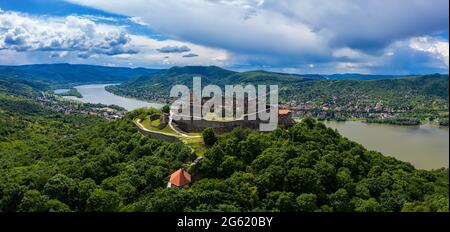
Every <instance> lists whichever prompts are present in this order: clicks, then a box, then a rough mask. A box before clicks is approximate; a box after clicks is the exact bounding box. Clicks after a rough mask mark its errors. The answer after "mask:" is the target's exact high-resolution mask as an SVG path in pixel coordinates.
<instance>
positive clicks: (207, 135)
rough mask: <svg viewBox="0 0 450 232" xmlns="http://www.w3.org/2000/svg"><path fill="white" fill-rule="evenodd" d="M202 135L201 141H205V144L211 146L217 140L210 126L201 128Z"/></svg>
mask: <svg viewBox="0 0 450 232" xmlns="http://www.w3.org/2000/svg"><path fill="white" fill-rule="evenodd" d="M202 135H203V141H204V142H205V145H206V146H209V147H211V146H212V145H214V143H216V141H217V137H216V133H215V132H214V130H213V129H212V128H210V127H209V128H206V129H205V130H203V133H202Z"/></svg>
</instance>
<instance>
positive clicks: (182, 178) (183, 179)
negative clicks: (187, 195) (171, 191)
mask: <svg viewBox="0 0 450 232" xmlns="http://www.w3.org/2000/svg"><path fill="white" fill-rule="evenodd" d="M190 183H191V175H190V174H189V173H188V172H187V171H186V170H184V168H180V169H178V170H177V171H176V172H174V173H172V174H171V175H170V179H169V182H168V183H167V188H171V187H178V188H185V187H188V186H189V184H190Z"/></svg>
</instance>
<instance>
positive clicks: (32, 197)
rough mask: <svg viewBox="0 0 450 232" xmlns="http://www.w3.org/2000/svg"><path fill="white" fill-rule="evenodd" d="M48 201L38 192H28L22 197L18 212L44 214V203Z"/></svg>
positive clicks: (34, 190)
mask: <svg viewBox="0 0 450 232" xmlns="http://www.w3.org/2000/svg"><path fill="white" fill-rule="evenodd" d="M47 201H48V199H47V197H45V196H43V195H42V194H41V193H40V192H39V191H38V190H36V189H33V190H28V191H27V192H25V194H24V195H23V198H22V201H21V202H20V205H19V211H22V212H44V211H46V203H47Z"/></svg>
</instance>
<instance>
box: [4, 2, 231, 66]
mask: <svg viewBox="0 0 450 232" xmlns="http://www.w3.org/2000/svg"><path fill="white" fill-rule="evenodd" d="M126 20H129V19H126ZM122 21H123V20H116V19H115V18H107V17H103V16H95V15H81V16H73V15H71V16H66V17H51V16H31V15H27V14H23V13H18V12H11V11H8V12H1V13H0V55H1V56H2V59H0V64H20V63H27V64H29V63H33V62H35V63H53V62H58V63H59V62H70V63H87V64H97V65H108V66H110V65H116V66H130V65H131V66H145V67H167V66H169V65H189V64H193V62H194V63H195V64H197V65H201V64H209V65H223V64H225V62H227V60H228V58H229V55H228V53H227V52H226V51H224V50H221V49H214V48H209V47H206V46H201V45H197V44H192V43H189V42H180V41H176V40H171V39H166V40H156V39H153V38H151V37H148V36H145V35H136V34H132V33H130V32H129V31H127V28H128V27H127V26H128V25H122V24H120V23H121V22H122ZM108 22H110V23H111V24H108ZM191 49H192V50H193V51H195V54H199V55H198V57H197V58H196V59H194V60H192V59H189V61H188V59H183V58H184V57H182V55H178V54H177V53H182V52H189V51H191ZM172 53H173V54H176V55H178V56H174V57H170V62H169V57H167V58H166V57H165V56H166V54H172ZM193 54H194V53H192V55H189V54H187V55H189V56H191V57H193ZM216 57H224V60H221V61H217V60H216V59H215V58H216Z"/></svg>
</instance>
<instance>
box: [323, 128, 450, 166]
mask: <svg viewBox="0 0 450 232" xmlns="http://www.w3.org/2000/svg"><path fill="white" fill-rule="evenodd" d="M325 125H327V126H328V127H331V128H335V129H337V130H338V131H339V133H341V134H342V135H343V136H345V137H347V138H349V139H350V140H353V141H355V142H358V143H360V144H362V145H363V146H364V147H366V148H367V149H370V150H376V151H379V152H381V153H383V154H384V155H386V156H392V157H395V158H397V159H399V160H403V161H407V162H409V163H411V164H413V165H414V166H415V167H417V168H421V169H428V170H430V169H437V168H441V167H448V160H449V140H448V139H449V129H448V127H439V126H433V125H428V124H426V125H421V126H395V125H388V124H370V123H365V122H362V121H347V122H325Z"/></svg>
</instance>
